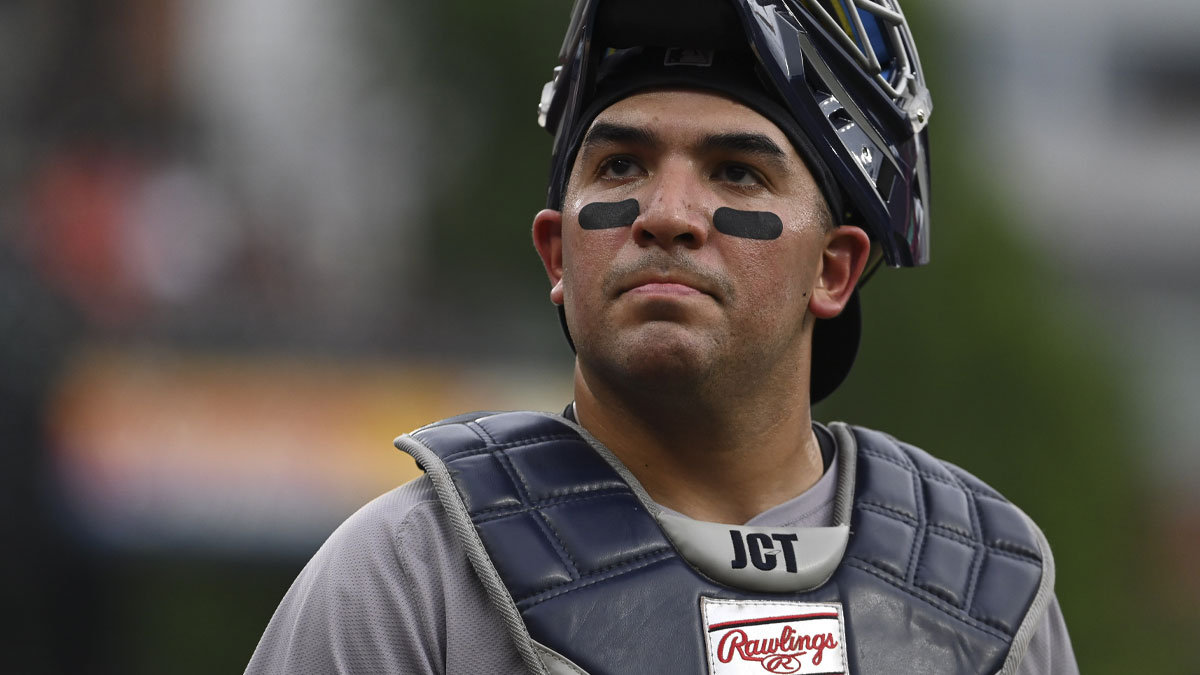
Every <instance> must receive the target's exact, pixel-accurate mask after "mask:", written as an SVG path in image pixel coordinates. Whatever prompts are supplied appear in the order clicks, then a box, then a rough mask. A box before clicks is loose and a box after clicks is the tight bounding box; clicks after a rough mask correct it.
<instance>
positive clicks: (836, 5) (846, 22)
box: [829, 0, 862, 46]
mask: <svg viewBox="0 0 1200 675" xmlns="http://www.w3.org/2000/svg"><path fill="white" fill-rule="evenodd" d="M829 4H831V5H833V11H835V12H837V16H838V21H840V22H841V23H842V30H844V31H846V35H848V36H850V39H851V40H854V29H853V28H851V27H850V18H849V17H848V16H846V10H845V7H843V5H842V3H841V0H833V2H830V3H829ZM855 42H858V41H857V40H855ZM859 46H862V45H861V44H860V45H859Z"/></svg>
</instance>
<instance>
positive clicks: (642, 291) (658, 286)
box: [626, 281, 703, 296]
mask: <svg viewBox="0 0 1200 675" xmlns="http://www.w3.org/2000/svg"><path fill="white" fill-rule="evenodd" d="M626 292H627V293H630V294H632V295H680V296H683V295H703V293H702V292H701V291H700V290H699V289H696V288H692V287H691V286H688V285H686V284H680V283H675V282H654V281H651V282H646V283H643V284H639V285H637V286H634V287H633V288H631V289H629V290H628V291H626Z"/></svg>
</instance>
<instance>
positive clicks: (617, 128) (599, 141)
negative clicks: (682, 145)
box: [581, 122, 662, 148]
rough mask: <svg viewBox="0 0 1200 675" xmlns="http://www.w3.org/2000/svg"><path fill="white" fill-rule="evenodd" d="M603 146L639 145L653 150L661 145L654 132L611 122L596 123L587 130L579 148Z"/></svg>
mask: <svg viewBox="0 0 1200 675" xmlns="http://www.w3.org/2000/svg"><path fill="white" fill-rule="evenodd" d="M604 144H612V145H641V146H646V147H651V148H654V147H658V146H659V145H661V144H662V143H661V142H660V140H659V138H658V136H657V135H656V134H655V133H654V132H652V131H649V130H647V129H644V128H642V127H632V126H627V125H624V124H613V123H611V122H596V123H595V124H593V125H592V128H591V129H589V130H588V133H587V136H586V137H584V139H583V144H582V145H581V147H583V148H587V147H588V146H595V145H604Z"/></svg>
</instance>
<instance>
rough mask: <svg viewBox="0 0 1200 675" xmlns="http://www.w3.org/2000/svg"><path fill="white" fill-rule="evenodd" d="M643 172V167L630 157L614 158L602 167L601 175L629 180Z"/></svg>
mask: <svg viewBox="0 0 1200 675" xmlns="http://www.w3.org/2000/svg"><path fill="white" fill-rule="evenodd" d="M639 171H641V167H640V166H638V165H637V163H636V162H634V161H633V160H632V159H629V158H628V157H613V158H612V159H609V160H608V161H606V162H604V164H603V165H602V166H601V167H600V174H601V175H602V176H604V177H606V178H628V177H630V176H635V175H637V174H638V172H639Z"/></svg>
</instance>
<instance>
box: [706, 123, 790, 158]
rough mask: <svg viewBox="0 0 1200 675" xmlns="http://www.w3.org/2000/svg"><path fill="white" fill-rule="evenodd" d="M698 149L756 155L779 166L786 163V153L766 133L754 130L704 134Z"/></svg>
mask: <svg viewBox="0 0 1200 675" xmlns="http://www.w3.org/2000/svg"><path fill="white" fill-rule="evenodd" d="M700 149H701V150H704V151H708V152H712V151H725V152H738V153H745V154H749V155H758V156H759V157H762V158H763V159H765V160H767V161H769V162H771V163H772V164H776V165H778V166H780V167H783V166H785V165H786V161H785V160H786V159H787V153H786V152H784V150H783V148H781V147H779V144H778V143H776V142H775V141H773V140H771V138H770V137H768V136H767V135H766V134H760V133H754V132H740V131H735V132H730V133H724V134H713V135H711V136H705V137H704V140H702V141H701V142H700Z"/></svg>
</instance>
